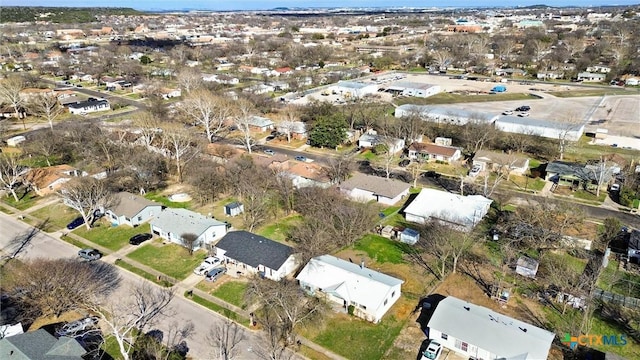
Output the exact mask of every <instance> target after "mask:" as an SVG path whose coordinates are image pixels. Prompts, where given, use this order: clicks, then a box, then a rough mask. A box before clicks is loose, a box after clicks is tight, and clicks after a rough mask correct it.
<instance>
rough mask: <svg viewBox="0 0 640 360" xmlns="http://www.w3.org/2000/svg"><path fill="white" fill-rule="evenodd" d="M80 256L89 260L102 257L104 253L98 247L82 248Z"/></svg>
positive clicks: (79, 252)
mask: <svg viewBox="0 0 640 360" xmlns="http://www.w3.org/2000/svg"><path fill="white" fill-rule="evenodd" d="M78 256H80V257H81V258H83V259H85V260H87V261H93V260H98V259H100V258H101V257H102V254H101V253H100V251H98V250H96V249H82V250H80V251H78Z"/></svg>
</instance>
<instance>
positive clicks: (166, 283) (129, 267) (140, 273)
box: [115, 259, 173, 287]
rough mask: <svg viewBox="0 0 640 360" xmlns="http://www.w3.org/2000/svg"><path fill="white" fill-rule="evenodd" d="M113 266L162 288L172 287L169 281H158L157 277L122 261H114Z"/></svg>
mask: <svg viewBox="0 0 640 360" xmlns="http://www.w3.org/2000/svg"><path fill="white" fill-rule="evenodd" d="M115 264H116V265H117V266H119V267H121V268H123V269H126V270H129V271H131V272H132V273H134V274H136V275H138V276H141V277H143V278H145V279H147V280H149V281H152V282H154V283H156V284H158V285H160V286H164V287H171V286H173V283H172V282H171V281H169V280H166V279H158V277H157V276H155V275H153V274H150V273H148V272H146V271H144V270H142V269H140V268H138V267H136V266H134V265H131V264H129V263H128V262H126V261H124V260H120V259H118V260H116V262H115Z"/></svg>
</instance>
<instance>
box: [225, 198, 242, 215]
mask: <svg viewBox="0 0 640 360" xmlns="http://www.w3.org/2000/svg"><path fill="white" fill-rule="evenodd" d="M243 212H244V205H242V203H239V202H237V201H234V202H232V203H229V204H227V205H225V206H224V214H225V215H227V216H237V215H240V214H242V213H243Z"/></svg>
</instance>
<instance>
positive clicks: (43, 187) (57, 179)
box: [24, 164, 88, 196]
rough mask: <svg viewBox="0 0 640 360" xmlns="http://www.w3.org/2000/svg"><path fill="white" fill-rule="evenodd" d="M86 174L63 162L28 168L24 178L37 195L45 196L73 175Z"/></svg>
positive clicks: (56, 189) (57, 188) (58, 188)
mask: <svg viewBox="0 0 640 360" xmlns="http://www.w3.org/2000/svg"><path fill="white" fill-rule="evenodd" d="M87 175H88V174H87V173H86V172H84V171H81V170H78V169H75V168H73V167H71V166H69V165H66V164H63V165H55V166H47V167H42V168H34V169H30V170H29V171H28V172H27V174H26V175H25V179H24V180H25V183H26V184H27V185H29V187H31V189H33V191H34V192H35V193H36V194H37V195H38V196H45V195H48V194H51V193H53V192H56V191H58V190H60V188H61V187H62V185H63V184H64V183H66V182H67V181H69V180H71V179H73V178H74V177H78V176H87Z"/></svg>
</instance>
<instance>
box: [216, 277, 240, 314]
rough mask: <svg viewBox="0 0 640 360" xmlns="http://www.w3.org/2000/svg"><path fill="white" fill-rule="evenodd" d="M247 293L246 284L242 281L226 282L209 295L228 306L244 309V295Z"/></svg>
mask: <svg viewBox="0 0 640 360" xmlns="http://www.w3.org/2000/svg"><path fill="white" fill-rule="evenodd" d="M246 292H247V283H246V282H244V281H227V282H226V283H224V284H222V285H220V286H219V287H218V288H217V289H215V290H213V291H212V292H211V295H213V296H215V297H217V298H220V299H222V300H224V301H226V302H228V303H229V304H233V305H235V306H237V307H239V308H243V309H244V308H245V307H246V304H245V301H244V294H245V293H246Z"/></svg>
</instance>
